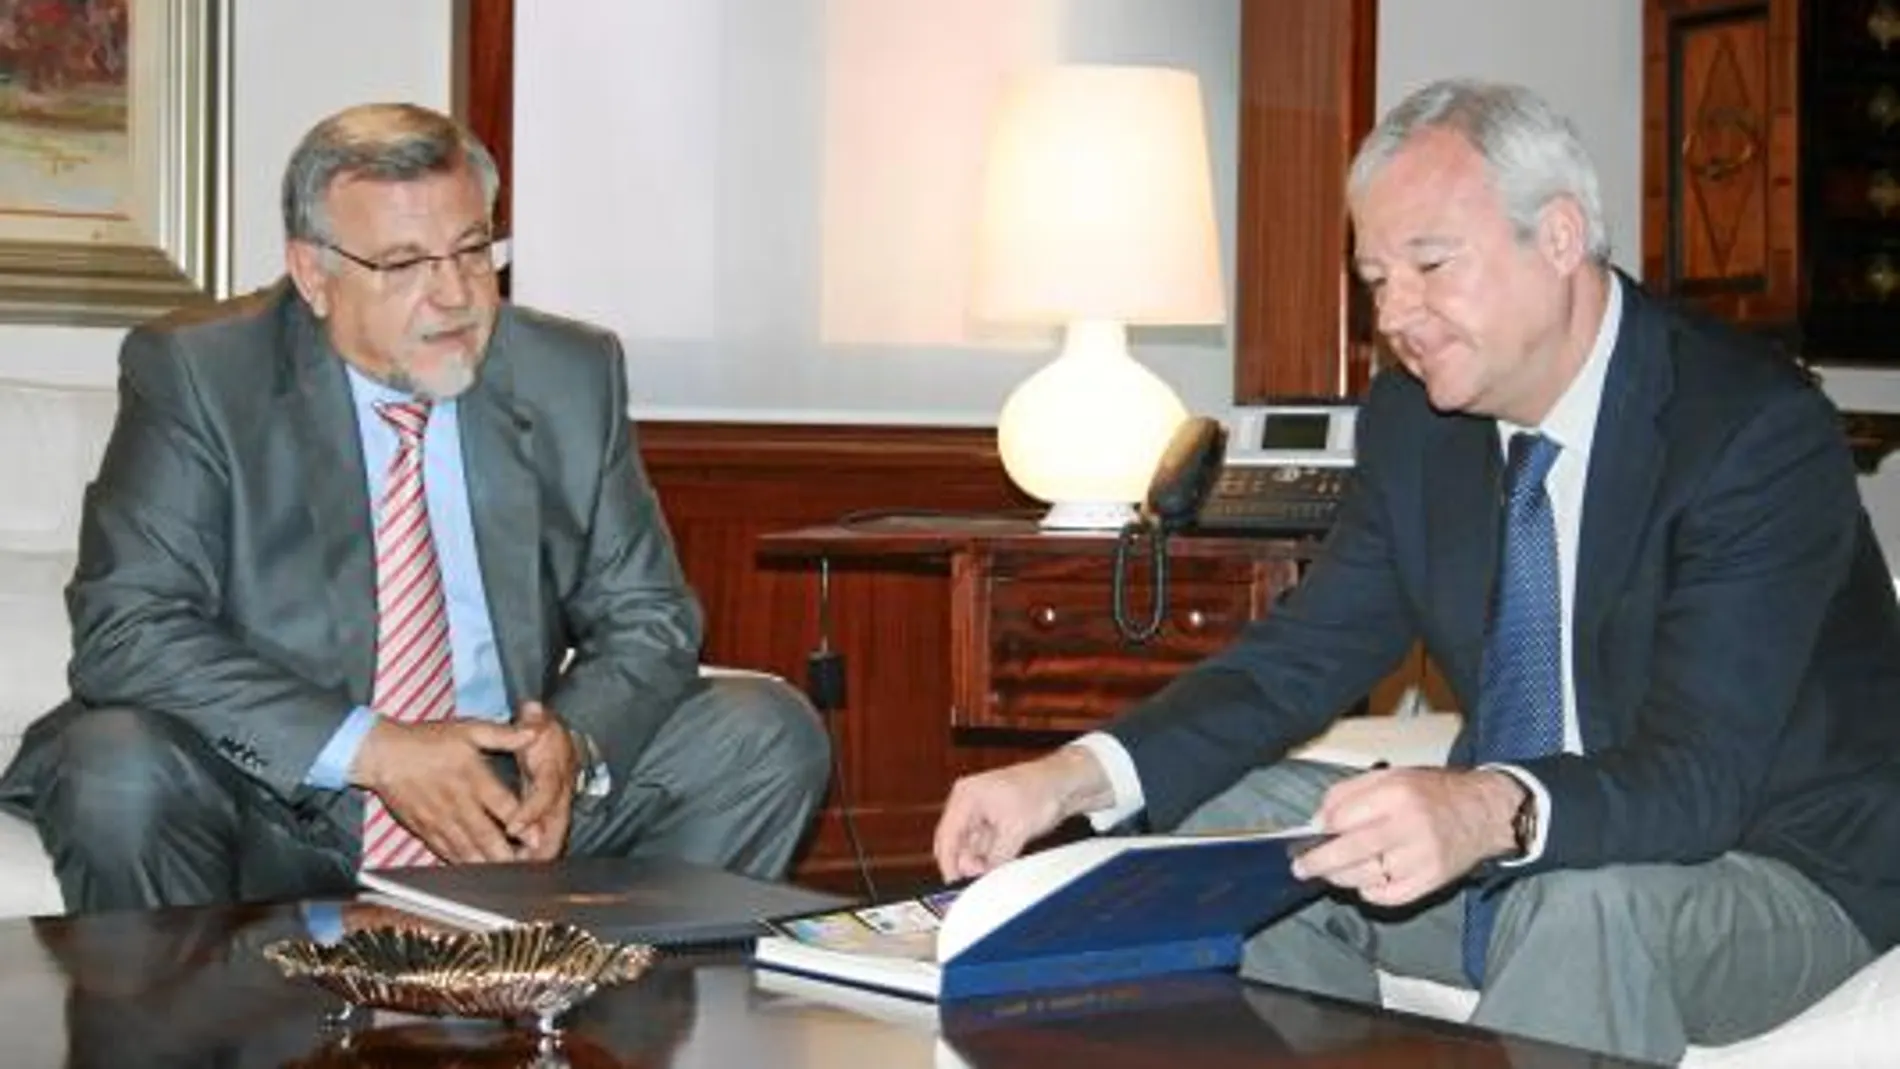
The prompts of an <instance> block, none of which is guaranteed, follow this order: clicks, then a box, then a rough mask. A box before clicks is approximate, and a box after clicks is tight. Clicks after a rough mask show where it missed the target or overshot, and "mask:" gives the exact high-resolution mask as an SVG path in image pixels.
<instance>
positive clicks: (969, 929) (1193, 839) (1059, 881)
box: [937, 822, 1325, 964]
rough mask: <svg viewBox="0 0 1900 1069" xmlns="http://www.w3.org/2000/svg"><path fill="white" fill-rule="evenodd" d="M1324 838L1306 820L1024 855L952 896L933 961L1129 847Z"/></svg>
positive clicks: (1296, 845)
mask: <svg viewBox="0 0 1900 1069" xmlns="http://www.w3.org/2000/svg"><path fill="white" fill-rule="evenodd" d="M1324 837H1325V833H1324V832H1323V831H1322V830H1321V829H1320V827H1319V826H1318V825H1317V824H1314V823H1311V822H1308V823H1305V824H1301V825H1298V826H1296V827H1292V828H1279V829H1273V830H1269V831H1253V832H1205V833H1196V834H1191V835H1188V834H1183V835H1123V836H1107V837H1103V838H1099V839H1083V840H1081V841H1079V842H1073V843H1065V844H1063V845H1062V846H1058V847H1054V848H1052V849H1049V850H1044V851H1042V852H1040V853H1035V854H1028V855H1025V856H1023V857H1019V858H1016V859H1015V860H1013V861H1010V862H1008V863H1007V864H1004V865H1001V866H999V867H997V868H995V869H992V870H991V871H989V872H988V873H985V874H984V875H983V876H981V877H979V878H978V879H977V880H976V882H975V883H972V884H971V885H970V886H969V887H968V888H967V889H966V890H965V891H964V892H963V894H962V895H961V896H959V897H958V899H957V902H956V906H955V908H953V909H951V910H949V911H948V913H947V914H946V915H945V918H944V924H943V930H942V932H941V933H940V934H939V935H938V937H937V961H938V962H939V963H940V964H941V963H943V962H946V961H949V960H950V959H951V958H953V957H955V956H956V955H957V954H959V953H961V952H962V951H963V950H964V949H966V948H968V947H970V946H971V945H973V944H975V943H976V942H977V941H978V940H980V939H982V938H983V937H984V936H986V935H988V934H989V933H991V932H992V931H995V930H996V928H997V927H999V926H1000V925H1002V924H1003V923H1004V922H1006V921H1008V920H1009V919H1010V918H1012V917H1014V916H1016V915H1017V914H1019V913H1021V912H1022V911H1024V910H1025V909H1028V908H1029V907H1030V906H1031V905H1033V904H1035V903H1036V902H1038V901H1041V900H1042V899H1044V898H1047V897H1048V896H1049V895H1051V894H1053V893H1054V892H1055V891H1057V890H1058V889H1060V888H1061V887H1063V886H1065V885H1066V884H1068V883H1071V882H1072V881H1074V880H1076V879H1077V878H1079V877H1081V876H1082V875H1083V874H1084V873H1086V872H1089V871H1090V870H1092V869H1094V868H1096V867H1097V866H1099V865H1101V864H1103V863H1105V862H1107V861H1108V860H1109V859H1110V858H1113V857H1116V856H1118V855H1120V854H1122V853H1124V852H1126V851H1129V850H1137V849H1140V850H1168V849H1185V848H1191V847H1193V846H1196V845H1198V844H1205V843H1209V842H1222V841H1237V840H1253V839H1259V840H1276V841H1280V840H1291V841H1292V842H1290V844H1289V850H1290V851H1291V852H1293V853H1297V852H1298V851H1300V850H1302V849H1305V848H1306V847H1308V846H1310V845H1312V844H1313V843H1315V842H1318V841H1319V840H1321V839H1323V838H1324Z"/></svg>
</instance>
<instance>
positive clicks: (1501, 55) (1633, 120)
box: [1377, 0, 1643, 277]
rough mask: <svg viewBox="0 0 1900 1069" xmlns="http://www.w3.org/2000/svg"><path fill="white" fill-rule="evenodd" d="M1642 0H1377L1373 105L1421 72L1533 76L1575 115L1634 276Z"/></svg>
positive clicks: (1638, 255) (1509, 78) (1615, 242)
mask: <svg viewBox="0 0 1900 1069" xmlns="http://www.w3.org/2000/svg"><path fill="white" fill-rule="evenodd" d="M1642 8H1643V5H1642V0H1590V2H1589V3H1581V4H1580V3H1575V2H1571V0H1380V2H1379V73H1378V95H1377V101H1378V110H1379V113H1380V114H1384V113H1385V111H1386V109H1388V108H1390V107H1392V106H1393V105H1395V104H1397V103H1398V102H1399V101H1400V100H1401V99H1403V98H1404V97H1405V95H1406V94H1407V93H1408V92H1410V91H1412V90H1414V89H1417V88H1418V87H1419V86H1421V85H1424V84H1425V83H1427V82H1430V81H1433V80H1435V79H1439V78H1448V77H1473V78H1487V79H1493V80H1496V81H1505V82H1517V83H1519V84H1522V85H1527V86H1530V87H1531V88H1533V89H1535V90H1537V92H1538V93H1540V94H1541V95H1543V97H1544V98H1545V99H1547V100H1549V101H1550V103H1551V105H1552V106H1553V107H1555V108H1556V109H1557V110H1559V111H1561V112H1563V113H1564V114H1565V115H1568V116H1569V117H1570V120H1571V122H1573V123H1575V124H1576V127H1577V134H1578V136H1579V137H1581V138H1582V139H1583V144H1584V148H1585V149H1587V150H1588V151H1589V153H1590V156H1591V158H1592V159H1594V160H1595V161H1596V165H1597V169H1598V171H1599V172H1600V176H1601V180H1602V194H1603V214H1604V217H1605V221H1606V222H1607V223H1608V224H1609V228H1610V242H1611V244H1612V246H1613V248H1614V250H1615V252H1614V259H1615V261H1616V263H1617V265H1618V266H1620V267H1622V268H1623V269H1624V270H1626V271H1628V272H1630V273H1631V274H1634V275H1638V276H1639V277H1640V274H1641V269H1642V242H1643V223H1642V219H1643V216H1642V207H1643V204H1642V192H1643V144H1642V138H1643V10H1642Z"/></svg>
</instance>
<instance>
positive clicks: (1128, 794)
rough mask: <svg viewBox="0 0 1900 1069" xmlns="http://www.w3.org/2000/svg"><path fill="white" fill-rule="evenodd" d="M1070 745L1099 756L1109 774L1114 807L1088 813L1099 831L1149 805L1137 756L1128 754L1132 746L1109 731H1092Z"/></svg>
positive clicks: (1118, 822) (1091, 821)
mask: <svg viewBox="0 0 1900 1069" xmlns="http://www.w3.org/2000/svg"><path fill="white" fill-rule="evenodd" d="M1069 745H1071V746H1080V747H1081V748H1082V749H1084V750H1087V751H1088V752H1089V753H1091V754H1094V755H1095V761H1096V763H1097V764H1099V765H1101V766H1102V772H1103V773H1104V774H1105V775H1107V776H1108V788H1109V790H1110V791H1111V792H1113V793H1114V796H1115V803H1114V804H1113V805H1112V806H1110V807H1109V808H1107V809H1097V810H1095V811H1094V812H1092V813H1090V814H1088V818H1089V823H1090V824H1091V825H1093V826H1094V828H1095V830H1096V831H1107V830H1108V829H1110V828H1113V827H1114V826H1115V825H1117V824H1120V823H1121V822H1122V821H1124V820H1127V819H1128V818H1129V817H1132V816H1134V815H1135V814H1136V813H1139V812H1141V811H1142V809H1144V808H1145V807H1146V806H1147V804H1148V800H1147V799H1146V798H1145V797H1143V795H1142V793H1141V777H1140V776H1139V775H1137V774H1136V772H1135V759H1134V758H1132V757H1130V756H1128V748H1127V747H1125V746H1123V745H1122V744H1121V740H1120V739H1117V738H1116V737H1115V736H1113V735H1110V734H1108V733H1107V732H1102V731H1091V732H1089V733H1088V734H1086V735H1084V736H1082V737H1081V738H1079V739H1077V740H1075V741H1074V742H1072V743H1070V744H1069Z"/></svg>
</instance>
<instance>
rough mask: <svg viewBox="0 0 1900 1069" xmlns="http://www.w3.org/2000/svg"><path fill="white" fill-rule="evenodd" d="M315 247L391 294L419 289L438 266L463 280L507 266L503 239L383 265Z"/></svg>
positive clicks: (332, 248) (343, 251)
mask: <svg viewBox="0 0 1900 1069" xmlns="http://www.w3.org/2000/svg"><path fill="white" fill-rule="evenodd" d="M317 244H318V245H319V246H321V247H323V248H325V249H328V250H330V251H331V252H333V253H336V254H337V255H338V256H341V257H343V258H344V259H345V260H348V261H349V262H351V263H353V264H355V265H356V266H358V267H360V268H362V269H363V270H365V271H369V272H372V273H374V274H375V276H376V278H377V280H378V281H379V282H380V283H381V284H382V285H383V286H385V287H388V288H389V289H392V290H404V291H406V290H414V289H417V288H419V287H420V286H422V285H423V284H424V283H426V282H428V281H429V280H430V279H431V278H432V277H433V276H434V275H435V268H436V266H437V265H438V264H448V265H450V266H452V267H453V268H455V271H456V273H457V274H460V275H461V276H462V277H463V278H485V277H487V276H488V275H492V274H494V273H495V272H496V271H499V270H501V269H502V268H504V267H506V266H508V239H507V238H488V239H486V240H483V241H479V242H476V243H475V244H473V245H464V246H462V247H461V248H459V249H456V250H454V251H453V252H445V253H440V254H436V255H432V256H404V257H402V258H401V259H396V260H383V261H377V260H371V259H368V258H366V257H362V256H358V255H357V254H355V253H353V252H351V251H350V250H348V249H345V248H340V247H338V246H336V245H334V244H331V243H330V242H328V241H319V242H317Z"/></svg>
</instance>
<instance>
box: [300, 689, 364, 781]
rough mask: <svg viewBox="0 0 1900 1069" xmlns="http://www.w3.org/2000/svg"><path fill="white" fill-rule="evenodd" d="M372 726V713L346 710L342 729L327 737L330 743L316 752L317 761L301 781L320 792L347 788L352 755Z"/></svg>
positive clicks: (360, 707)
mask: <svg viewBox="0 0 1900 1069" xmlns="http://www.w3.org/2000/svg"><path fill="white" fill-rule="evenodd" d="M375 726H376V713H375V712H374V711H373V710H371V709H370V708H369V706H367V705H359V706H357V707H356V708H354V709H351V710H350V715H349V716H348V717H346V718H344V721H343V725H342V726H341V727H339V728H337V729H336V734H334V735H331V736H330V741H329V742H326V743H324V744H323V749H321V750H319V751H317V759H316V760H315V761H312V762H310V771H308V772H306V773H304V777H303V781H304V782H305V783H307V784H309V785H310V786H312V787H319V788H322V789H324V790H330V791H340V790H342V789H343V788H345V787H348V786H349V785H350V766H351V765H352V764H354V763H355V762H356V751H357V750H360V749H362V747H363V737H364V736H365V735H368V734H369V729H370V728H373V727H375Z"/></svg>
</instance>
